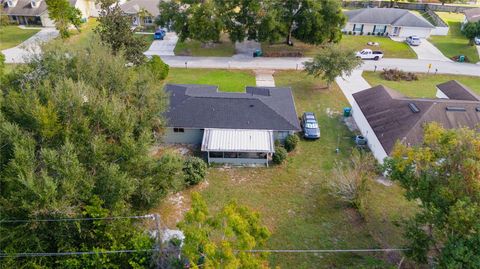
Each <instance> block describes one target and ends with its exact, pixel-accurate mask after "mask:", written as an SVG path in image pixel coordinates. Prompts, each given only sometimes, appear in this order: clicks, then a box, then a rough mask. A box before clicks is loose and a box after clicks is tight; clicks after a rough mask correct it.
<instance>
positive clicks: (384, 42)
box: [262, 35, 417, 59]
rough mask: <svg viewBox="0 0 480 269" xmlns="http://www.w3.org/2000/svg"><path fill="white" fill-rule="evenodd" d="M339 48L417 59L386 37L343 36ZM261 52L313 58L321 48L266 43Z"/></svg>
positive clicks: (295, 42) (390, 56) (407, 50)
mask: <svg viewBox="0 0 480 269" xmlns="http://www.w3.org/2000/svg"><path fill="white" fill-rule="evenodd" d="M370 41H371V42H378V43H379V44H380V46H378V47H371V46H368V45H367V43H368V42H370ZM340 46H341V47H343V48H346V49H353V50H356V51H358V50H362V49H365V48H370V49H374V50H382V51H383V52H384V53H385V58H409V59H416V58H417V55H416V54H415V52H414V51H413V50H412V49H411V48H410V47H409V46H408V45H407V44H406V43H405V42H396V41H393V40H391V39H390V38H388V37H378V36H367V35H363V36H353V35H343V37H342V40H341V41H340ZM262 50H263V51H264V52H267V53H268V52H271V53H273V52H277V51H299V52H302V53H303V55H304V56H306V57H313V56H315V55H316V54H317V53H318V51H319V50H321V47H319V46H314V45H309V44H305V43H302V42H299V41H294V46H287V45H285V44H274V45H270V44H268V43H263V44H262Z"/></svg>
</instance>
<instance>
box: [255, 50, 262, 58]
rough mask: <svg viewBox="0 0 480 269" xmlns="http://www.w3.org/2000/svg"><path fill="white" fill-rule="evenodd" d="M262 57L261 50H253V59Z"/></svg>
mask: <svg viewBox="0 0 480 269" xmlns="http://www.w3.org/2000/svg"><path fill="white" fill-rule="evenodd" d="M262 55H263V53H262V51H261V50H255V52H253V57H261V56H262Z"/></svg>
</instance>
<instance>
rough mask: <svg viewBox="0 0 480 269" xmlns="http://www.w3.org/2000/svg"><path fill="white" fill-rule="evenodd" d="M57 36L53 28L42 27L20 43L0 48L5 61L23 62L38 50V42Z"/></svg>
mask: <svg viewBox="0 0 480 269" xmlns="http://www.w3.org/2000/svg"><path fill="white" fill-rule="evenodd" d="M57 36H58V31H57V29H55V28H42V30H40V31H39V32H38V33H36V34H35V35H33V36H32V37H30V38H29V39H27V40H25V41H23V42H22V43H21V44H20V45H18V46H16V47H13V48H9V49H5V50H2V53H3V54H4V55H5V62H6V63H25V62H27V61H28V58H29V57H31V56H33V54H35V53H39V52H40V44H42V43H45V42H48V41H50V40H52V39H54V38H55V37H57Z"/></svg>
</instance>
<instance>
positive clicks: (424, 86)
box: [363, 72, 480, 98]
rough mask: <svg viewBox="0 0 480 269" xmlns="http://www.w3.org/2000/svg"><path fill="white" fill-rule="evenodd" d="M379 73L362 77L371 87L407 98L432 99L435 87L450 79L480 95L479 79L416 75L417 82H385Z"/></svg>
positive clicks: (368, 73)
mask: <svg viewBox="0 0 480 269" xmlns="http://www.w3.org/2000/svg"><path fill="white" fill-rule="evenodd" d="M380 73H381V72H376V73H374V72H363V77H364V78H365V79H366V80H367V81H368V83H370V85H372V86H375V85H379V84H383V85H385V86H388V87H390V88H392V89H394V90H397V91H399V92H401V93H403V94H405V95H406V96H409V97H423V98H433V97H435V93H436V88H435V85H437V84H440V83H443V82H446V81H449V80H452V79H456V80H458V81H459V82H461V83H463V84H465V86H467V87H469V88H470V89H472V90H473V91H474V92H476V93H478V94H480V77H470V76H458V75H432V74H431V75H427V74H418V80H417V81H387V80H384V79H382V78H381V77H380Z"/></svg>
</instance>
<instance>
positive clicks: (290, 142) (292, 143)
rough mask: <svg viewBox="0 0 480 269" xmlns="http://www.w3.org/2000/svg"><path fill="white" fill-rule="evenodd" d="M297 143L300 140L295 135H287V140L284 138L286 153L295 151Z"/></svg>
mask: <svg viewBox="0 0 480 269" xmlns="http://www.w3.org/2000/svg"><path fill="white" fill-rule="evenodd" d="M299 141H300V139H299V138H298V136H297V135H295V134H293V135H288V136H287V138H285V149H286V150H287V151H288V152H290V151H293V150H295V148H296V147H297V144H298V142H299Z"/></svg>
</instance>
